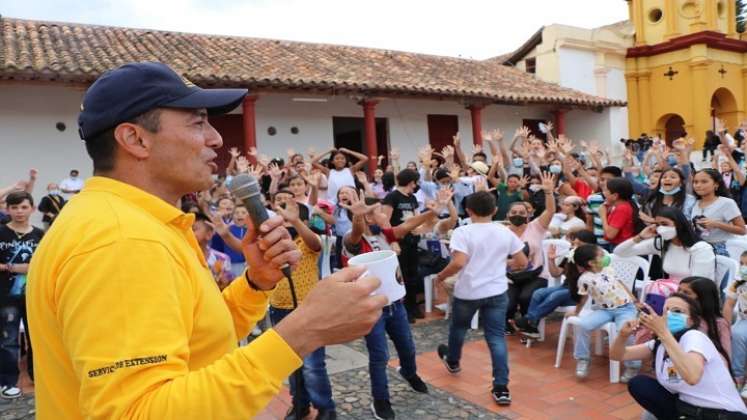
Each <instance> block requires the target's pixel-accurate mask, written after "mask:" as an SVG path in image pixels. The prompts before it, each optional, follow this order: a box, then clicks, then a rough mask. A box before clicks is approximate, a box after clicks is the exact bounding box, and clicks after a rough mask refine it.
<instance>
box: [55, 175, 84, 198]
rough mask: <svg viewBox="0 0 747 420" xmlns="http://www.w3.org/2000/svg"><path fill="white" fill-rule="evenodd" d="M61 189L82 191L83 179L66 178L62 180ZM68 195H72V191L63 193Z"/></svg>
mask: <svg viewBox="0 0 747 420" xmlns="http://www.w3.org/2000/svg"><path fill="white" fill-rule="evenodd" d="M60 189H61V190H67V191H80V190H82V189H83V180H82V179H81V178H80V177H77V178H65V179H63V180H62V182H60ZM63 194H65V196H66V197H70V196H72V193H63Z"/></svg>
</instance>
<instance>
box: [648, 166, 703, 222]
mask: <svg viewBox="0 0 747 420" xmlns="http://www.w3.org/2000/svg"><path fill="white" fill-rule="evenodd" d="M686 180H687V179H686V178H685V174H683V173H682V171H681V170H679V169H678V168H669V169H667V170H665V171H664V172H662V174H661V176H660V177H659V180H658V182H657V183H656V186H655V188H654V189H653V190H652V191H651V193H650V194H649V196H648V198H647V199H646V200H645V202H644V204H643V205H642V206H641V220H643V221H644V222H646V223H652V222H653V219H654V217H655V216H656V214H658V213H659V210H661V209H662V208H663V207H674V208H676V209H678V210H680V211H681V212H682V213H684V214H686V215H689V214H690V212H691V211H692V208H693V206H694V205H695V197H693V196H692V195H690V194H688V193H687V187H686V185H685V181H686Z"/></svg>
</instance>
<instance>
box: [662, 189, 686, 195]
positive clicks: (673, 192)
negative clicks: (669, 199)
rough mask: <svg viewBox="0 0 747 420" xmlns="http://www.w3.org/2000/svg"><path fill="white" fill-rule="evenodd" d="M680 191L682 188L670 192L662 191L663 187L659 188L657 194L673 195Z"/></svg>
mask: <svg viewBox="0 0 747 420" xmlns="http://www.w3.org/2000/svg"><path fill="white" fill-rule="evenodd" d="M681 189H682V187H677V188H674V189H673V190H671V191H664V187H662V188H659V192H660V193H662V194H664V195H675V194H677V193H678V192H680V190H681Z"/></svg>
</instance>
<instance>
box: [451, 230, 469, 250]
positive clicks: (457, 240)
mask: <svg viewBox="0 0 747 420" xmlns="http://www.w3.org/2000/svg"><path fill="white" fill-rule="evenodd" d="M449 248H451V251H452V252H453V251H459V252H463V253H465V254H467V255H469V241H468V239H467V235H466V234H465V229H462V228H457V229H456V230H455V231H454V233H453V234H452V235H451V241H449Z"/></svg>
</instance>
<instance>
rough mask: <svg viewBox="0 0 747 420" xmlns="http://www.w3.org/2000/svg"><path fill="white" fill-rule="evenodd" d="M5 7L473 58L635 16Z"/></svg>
mask: <svg viewBox="0 0 747 420" xmlns="http://www.w3.org/2000/svg"><path fill="white" fill-rule="evenodd" d="M66 3H67V4H66ZM2 13H3V15H5V16H11V17H19V18H30V19H43V20H57V21H72V22H84V23H96V24H102V25H117V26H132V27H140V28H151V29H163V30H172V31H184V32H200V33H214V34H225V35H240V36H252V37H261V38H276V39H289V40H297V41H308V42H326V43H332V44H347V45H356V46H366V47H374V48H387V49H396V50H404V51H415V52H422V53H432V54H442V55H451V56H463V57H473V58H487V57H491V56H495V55H498V54H501V53H505V52H508V51H511V50H513V49H515V48H516V47H518V46H519V45H521V44H522V43H523V42H524V41H526V40H527V39H528V38H529V37H530V36H531V35H532V34H533V33H534V32H535V31H536V30H537V29H539V27H540V26H542V25H547V24H552V23H562V24H567V25H573V26H581V27H587V28H592V27H597V26H601V25H606V24H609V23H613V22H616V21H620V20H623V19H626V18H627V17H628V16H627V3H626V2H625V1H624V0H521V1H508V0H493V1H485V0H463V1H453V0H452V1H445V0H431V1H424V0H378V1H375V2H371V1H366V2H363V1H355V0H347V1H345V0H306V1H301V0H274V1H270V0H260V1H256V0H255V1H238V2H237V1H235V0H234V1H228V0H217V1H211V2H202V1H196V0H188V1H184V0H182V1H179V0H160V1H156V0H129V1H115V0H98V1H93V0H81V1H78V2H76V3H75V4H74V5H70V3H69V2H59V1H53V0H29V1H14V2H11V4H6V5H4V7H3V10H2Z"/></svg>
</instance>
